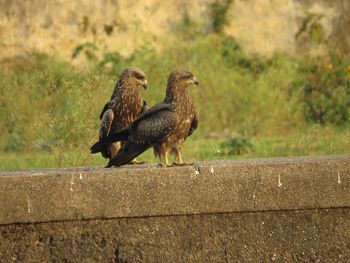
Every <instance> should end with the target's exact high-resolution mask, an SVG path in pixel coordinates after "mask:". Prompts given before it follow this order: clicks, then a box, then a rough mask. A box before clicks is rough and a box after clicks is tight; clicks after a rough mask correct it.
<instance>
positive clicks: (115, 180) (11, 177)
mask: <svg viewBox="0 0 350 263" xmlns="http://www.w3.org/2000/svg"><path fill="white" fill-rule="evenodd" d="M0 193H1V196H0V198H1V199H0V203H1V207H2V213H1V214H0V224H11V223H16V222H20V223H26V222H45V221H57V220H72V219H83V218H85V219H94V218H117V217H144V216H157V215H162V216H164V215H182V214H201V213H216V212H221V213H223V212H225V213H227V212H246V211H263V210H292V209H307V208H332V207H349V206H350V156H343V157H321V158H293V159H287V158H284V159H261V160H251V161H217V162H208V163H199V164H197V165H195V166H184V167H174V168H158V167H156V166H140V167H125V168H119V169H96V168H91V169H72V170H69V169H68V170H62V169H61V170H56V169H55V170H48V171H32V172H31V171H24V172H8V173H4V172H3V173H0Z"/></svg>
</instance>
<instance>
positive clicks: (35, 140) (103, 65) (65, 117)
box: [0, 27, 350, 170]
mask: <svg viewBox="0 0 350 263" xmlns="http://www.w3.org/2000/svg"><path fill="white" fill-rule="evenodd" d="M187 30H189V32H187V31H186V32H187V34H185V35H184V34H183V30H182V29H181V27H180V29H179V28H175V32H174V34H173V35H172V36H167V37H165V38H164V40H163V41H164V45H162V46H163V47H164V48H163V49H162V50H159V51H156V50H155V49H153V48H152V47H151V46H147V45H145V46H144V47H142V48H140V49H138V50H136V51H135V52H134V53H133V54H131V55H130V56H129V57H122V56H121V55H119V54H117V53H111V52H109V51H108V50H105V51H104V56H103V57H101V58H98V59H97V60H93V61H90V60H87V61H86V65H85V67H83V68H77V67H73V66H71V65H70V64H69V63H67V62H64V61H61V60H59V59H57V58H54V57H50V56H47V55H45V54H36V53H34V54H31V55H29V56H27V57H23V58H21V59H18V58H14V59H12V60H11V59H10V60H7V61H2V62H1V63H0V127H1V133H0V160H1V161H0V169H1V170H6V169H26V168H37V167H63V166H64V167H66V166H82V165H99V166H101V165H104V164H105V163H106V160H104V159H103V158H102V157H101V156H100V155H91V154H90V153H89V150H88V149H89V146H90V145H91V144H92V143H94V142H95V141H96V139H97V136H98V129H99V118H98V116H99V114H100V111H101V109H102V107H103V105H104V104H105V102H106V101H107V100H108V99H109V98H110V95H111V93H112V90H113V86H114V83H115V81H116V80H117V78H118V74H119V73H120V72H121V71H122V69H123V68H124V67H126V66H137V67H140V68H141V69H142V70H143V71H144V72H145V73H146V74H147V78H148V82H149V84H150V88H149V89H148V90H147V91H142V94H143V97H144V98H145V100H146V101H147V102H148V104H149V105H153V104H155V103H157V102H160V101H161V100H162V99H163V97H164V93H165V87H166V81H167V77H168V74H169V72H170V71H171V70H173V69H174V68H179V67H180V68H186V69H188V70H191V71H192V72H193V73H194V74H195V75H196V77H197V78H198V79H199V80H200V86H199V87H198V88H197V87H193V88H192V87H191V93H192V95H193V98H194V101H195V104H196V108H197V110H198V112H199V115H200V123H199V128H198V130H197V131H196V132H195V134H194V135H193V136H191V137H190V138H189V139H188V141H187V142H186V145H185V151H184V159H185V160H187V161H189V162H193V161H196V160H210V159H228V158H256V157H272V156H298V155H328V154H344V153H347V152H349V149H350V147H349V139H348V138H350V136H349V135H350V134H349V121H348V119H347V118H344V116H345V117H350V116H348V111H346V110H344V107H345V108H346V107H348V108H349V109H350V105H348V104H347V103H348V101H350V94H349V93H350V92H348V91H347V88H346V86H344V83H346V82H345V81H344V79H342V78H343V76H345V75H344V74H346V73H347V72H345V71H344V70H343V69H344V68H345V66H346V65H348V64H349V63H348V62H347V61H345V60H342V61H341V63H338V64H339V65H340V66H338V68H339V69H340V70H337V71H334V72H335V73H337V74H336V75H334V76H335V77H332V81H323V80H322V81H323V82H317V79H316V80H315V78H314V77H313V75H312V74H315V73H314V71H315V70H314V66H313V65H314V63H318V66H317V67H316V69H317V70H318V71H317V75H316V76H323V72H324V73H325V74H324V75H325V76H333V75H332V74H333V71H330V70H329V69H328V68H325V67H324V66H323V64H322V63H323V62H322V60H319V61H321V62H315V60H311V59H310V60H308V59H307V58H304V59H296V58H293V57H290V56H287V55H283V54H277V55H275V56H274V57H272V58H269V59H266V58H263V57H259V56H257V55H248V54H245V52H244V51H243V49H242V48H241V47H239V45H237V43H236V42H235V40H234V39H233V38H232V37H228V36H225V35H221V34H208V35H206V34H203V33H201V32H198V31H197V30H196V29H191V28H190V29H189V28H187ZM179 39H181V41H179ZM305 61H306V62H308V64H307V63H305ZM316 61H317V60H316ZM306 64H307V65H308V68H306V69H304V68H305V65H306ZM333 68H336V67H335V66H334V67H333ZM343 71H344V72H343ZM310 76H311V77H313V78H312V81H310V80H309V79H310V78H311V77H310ZM337 83H340V84H339V85H340V86H339V89H337V90H336V89H334V90H335V91H334V92H333V91H332V92H333V93H332V94H333V95H334V97H339V96H338V95H341V96H342V98H344V99H342V100H334V101H331V102H330V101H329V100H327V96H324V94H323V93H320V94H318V96H316V97H310V96H309V97H307V100H305V90H307V88H308V85H313V87H312V88H313V89H314V90H316V91H319V90H321V91H322V89H320V88H319V86H320V87H322V88H324V87H323V86H324V85H326V84H327V85H328V86H329V87H328V89H323V90H324V92H328V90H329V89H332V85H334V84H337ZM319 84H320V85H319ZM341 85H342V86H341ZM338 90H339V92H340V93H339V94H338V93H337V92H338ZM334 103H335V104H334ZM337 103H338V104H339V103H341V105H340V104H339V105H338V104H337ZM314 105H316V106H317V107H319V108H316V109H315V110H316V111H319V110H321V113H322V110H323V108H322V107H324V105H325V109H327V110H329V109H331V110H333V109H335V110H334V111H331V113H332V114H329V115H327V116H335V117H337V116H336V114H337V113H338V112H341V113H342V115H341V116H342V118H341V120H342V123H339V122H332V121H330V122H329V123H328V124H327V123H326V124H325V125H318V124H315V122H314V120H312V119H310V118H309V117H307V116H309V115H307V113H308V108H307V107H309V108H310V107H313V106H314ZM338 106H339V107H338ZM325 116H326V115H325ZM327 118H328V117H327ZM326 120H327V119H326ZM327 122H328V120H327ZM226 130H227V131H228V133H225V134H224V133H222V132H221V131H226ZM213 132H214V133H216V134H219V136H217V138H216V139H207V137H208V134H210V133H213ZM220 134H221V135H220ZM230 135H232V136H230ZM242 138H244V140H241V139H242ZM245 140H246V141H247V142H245ZM237 143H242V147H243V148H242V149H239V150H237V149H233V150H232V149H230V147H234V145H235V144H237ZM245 143H248V144H251V147H248V146H247V145H245ZM232 145H233V146H232ZM244 147H246V149H245V148H244ZM237 152H240V153H241V154H240V155H235V154H234V153H237ZM140 159H141V160H143V159H144V160H146V161H148V162H157V160H156V159H155V158H154V157H153V156H152V152H151V151H148V152H147V153H145V154H144V155H143V156H142V157H140Z"/></svg>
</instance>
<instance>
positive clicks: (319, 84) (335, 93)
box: [295, 57, 350, 124]
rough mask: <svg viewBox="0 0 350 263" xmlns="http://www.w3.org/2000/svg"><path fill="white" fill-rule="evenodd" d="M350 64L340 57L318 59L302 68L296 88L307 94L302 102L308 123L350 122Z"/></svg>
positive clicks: (307, 61) (308, 62) (302, 97)
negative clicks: (349, 66)
mask: <svg viewBox="0 0 350 263" xmlns="http://www.w3.org/2000/svg"><path fill="white" fill-rule="evenodd" d="M348 65H349V62H347V61H345V60H344V59H341V58H339V57H334V58H332V59H330V60H328V59H322V58H314V59H308V60H304V61H303V63H301V65H300V69H299V71H300V79H299V80H296V82H295V85H296V86H299V88H301V89H302V90H303V92H302V94H301V96H300V100H301V102H302V104H303V106H304V114H305V117H306V119H307V120H310V121H313V122H319V123H321V124H326V123H333V124H343V123H348V122H349V120H350V85H349V68H348Z"/></svg>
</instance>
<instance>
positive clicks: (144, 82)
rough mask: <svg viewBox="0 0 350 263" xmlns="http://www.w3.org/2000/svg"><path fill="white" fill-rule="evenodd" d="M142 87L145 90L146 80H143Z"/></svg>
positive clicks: (146, 86)
mask: <svg viewBox="0 0 350 263" xmlns="http://www.w3.org/2000/svg"><path fill="white" fill-rule="evenodd" d="M142 87H143V88H144V89H145V90H146V89H147V88H148V83H147V80H144V81H143V83H142Z"/></svg>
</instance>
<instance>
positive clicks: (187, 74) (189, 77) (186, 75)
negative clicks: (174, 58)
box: [183, 72, 193, 79]
mask: <svg viewBox="0 0 350 263" xmlns="http://www.w3.org/2000/svg"><path fill="white" fill-rule="evenodd" d="M192 78H193V75H192V73H191V72H186V73H185V74H184V75H183V79H192Z"/></svg>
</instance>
